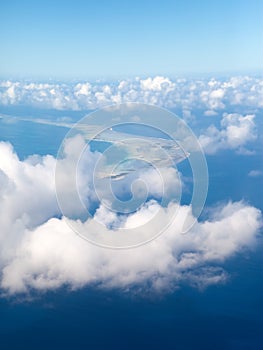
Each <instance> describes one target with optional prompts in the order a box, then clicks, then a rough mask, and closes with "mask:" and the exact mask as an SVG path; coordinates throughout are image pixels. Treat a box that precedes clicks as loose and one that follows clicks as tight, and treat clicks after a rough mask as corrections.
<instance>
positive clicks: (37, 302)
mask: <svg viewBox="0 0 263 350" xmlns="http://www.w3.org/2000/svg"><path fill="white" fill-rule="evenodd" d="M66 133H67V129H66V128H61V127H55V126H50V125H40V124H34V123H29V122H22V121H16V122H15V123H13V124H10V123H6V122H5V121H3V120H0V140H5V141H9V142H11V143H12V144H13V145H14V148H15V150H16V152H17V153H18V155H19V156H20V157H21V159H24V158H25V157H26V156H28V155H30V154H32V153H37V154H47V153H49V154H52V155H56V153H57V150H58V147H59V145H60V143H61V141H62V140H63V138H64V136H65V135H66ZM262 155H263V153H262V152H261V151H260V150H259V152H257V153H256V154H255V155H251V156H244V155H236V154H234V153H233V152H222V153H221V154H219V155H217V156H216V157H215V156H209V157H207V162H208V168H209V174H210V187H209V193H208V198H207V205H208V206H209V205H214V204H215V203H216V202H218V201H219V202H220V201H227V200H230V199H232V200H241V199H245V200H246V201H247V202H249V203H250V204H252V205H254V206H256V207H259V208H261V210H263V207H262V197H263V196H262V195H263V192H262V188H263V186H262V177H258V178H252V177H248V172H249V171H250V170H252V169H257V170H263V167H262ZM180 170H181V171H183V172H186V173H187V171H189V169H188V170H187V164H186V163H185V164H183V163H182V164H181V168H180ZM187 200H188V198H187V197H186V198H185V201H187ZM204 215H205V213H204ZM262 248H263V243H262V240H259V243H258V247H256V248H255V250H254V251H253V252H251V253H246V254H245V255H239V256H236V257H233V258H232V259H231V260H229V261H228V262H227V263H226V264H225V266H224V267H225V268H226V270H227V271H228V272H229V274H230V279H229V280H228V281H227V283H226V284H224V285H217V286H213V287H209V288H207V289H206V290H203V291H200V290H196V289H193V288H190V287H188V286H182V288H181V289H180V290H178V291H175V292H174V293H172V294H169V295H162V296H156V295H153V296H149V295H147V296H145V297H143V296H132V295H130V294H129V295H127V294H123V293H121V292H118V291H98V290H94V289H91V288H84V289H82V290H80V291H74V292H72V291H68V290H65V289H61V290H59V291H56V292H52V293H47V294H45V295H37V296H35V298H33V299H32V300H28V301H25V300H24V299H19V298H18V297H15V298H10V299H8V298H1V299H0V314H1V317H0V347H1V349H8V350H10V349H29V350H31V349H47V348H49V349H60V348H64V349H72V348H74V349H105V348H106V349H116V348H117V349H124V348H125V349H134V348H137V349H142V348H152V349H179V350H181V349H182V350H187V349H209V350H210V349H211V348H213V349H220V350H221V349H226V350H228V349H229V350H230V349H233V350H235V349H236V350H250V349H251V350H258V349H261V347H262V341H263V335H262V329H263V298H262V295H263V257H262Z"/></svg>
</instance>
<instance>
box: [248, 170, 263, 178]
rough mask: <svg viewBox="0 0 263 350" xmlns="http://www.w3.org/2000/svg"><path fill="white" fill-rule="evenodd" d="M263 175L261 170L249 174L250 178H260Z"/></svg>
mask: <svg viewBox="0 0 263 350" xmlns="http://www.w3.org/2000/svg"><path fill="white" fill-rule="evenodd" d="M262 175H263V171H261V170H251V171H250V172H249V173H248V176H250V177H260V176H262Z"/></svg>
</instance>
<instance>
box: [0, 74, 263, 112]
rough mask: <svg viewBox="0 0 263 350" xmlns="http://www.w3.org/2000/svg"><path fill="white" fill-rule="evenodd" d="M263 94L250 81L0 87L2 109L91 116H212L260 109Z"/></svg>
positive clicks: (261, 83) (258, 83) (260, 84)
mask: <svg viewBox="0 0 263 350" xmlns="http://www.w3.org/2000/svg"><path fill="white" fill-rule="evenodd" d="M262 94H263V80H262V79H261V78H257V77H248V76H240V77H230V78H227V79H220V80H219V79H218V80H217V79H214V78H213V79H210V80H208V79H180V78H177V79H170V78H169V77H163V76H155V77H148V78H145V79H142V78H139V77H137V78H134V79H127V80H122V81H120V82H116V81H113V82H109V83H101V82H89V81H86V82H77V83H54V82H51V83H50V82H49V83H37V82H30V83H28V82H23V81H0V104H1V105H25V106H28V105H30V106H35V107H39V108H44V109H48V108H51V109H58V110H87V109H88V110H90V109H97V108H100V107H103V106H105V105H110V104H116V103H125V102H140V103H146V104H154V105H157V106H161V107H166V108H177V109H180V110H188V111H191V110H196V109H200V108H201V109H204V110H207V111H209V112H207V113H209V114H210V115H212V114H214V113H217V112H218V111H222V110H224V109H225V107H226V106H230V107H231V108H233V109H235V108H236V107H238V106H243V107H248V108H251V109H257V108H262V107H263V100H262Z"/></svg>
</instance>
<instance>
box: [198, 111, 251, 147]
mask: <svg viewBox="0 0 263 350" xmlns="http://www.w3.org/2000/svg"><path fill="white" fill-rule="evenodd" d="M254 118H255V115H252V114H247V115H245V116H243V115H240V114H237V113H232V114H228V113H224V114H223V118H222V120H221V129H218V128H216V127H215V126H214V125H211V126H209V127H208V128H207V130H206V131H205V132H204V133H203V134H202V135H201V136H200V137H199V141H200V143H201V145H202V147H203V149H204V150H205V152H206V153H208V154H214V153H216V152H217V151H219V150H222V149H234V150H237V151H239V152H242V153H244V152H246V149H245V147H244V146H245V145H247V144H248V143H249V142H251V141H253V140H255V139H256V137H257V135H256V125H255V122H254Z"/></svg>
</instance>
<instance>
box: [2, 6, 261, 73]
mask: <svg viewBox="0 0 263 350" xmlns="http://www.w3.org/2000/svg"><path fill="white" fill-rule="evenodd" d="M262 23H263V2H262V1H260V0H251V1H245V0H220V1H219V0H214V1H209V0H201V1H195V0H185V1H178V0H162V1H147V0H143V1H138V0H134V1H120V0H111V1H106V0H99V1H90V0H89V1H82V0H77V1H76V0H75V1H72V0H69V1H61V0H58V1H50V0H47V1H37V2H36V1H33V0H24V1H18V0H17V1H15V0H10V1H1V3H0V33H1V34H0V48H1V56H0V77H1V78H7V77H9V78H35V79H36V78H40V79H43V78H44V79H82V78H90V79H104V78H105V79H108V78H119V77H124V76H125V77H127V76H136V75H140V76H146V75H151V74H167V75H170V76H171V75H182V74H190V75H191V74H203V73H208V74H209V73H219V74H220V73H223V74H224V73H229V72H234V73H236V72H237V73H239V72H240V73H244V72H245V73H246V72H259V71H262V68H263V64H262V62H263V25H262Z"/></svg>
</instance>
